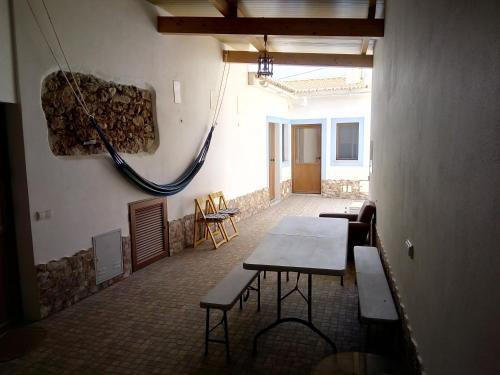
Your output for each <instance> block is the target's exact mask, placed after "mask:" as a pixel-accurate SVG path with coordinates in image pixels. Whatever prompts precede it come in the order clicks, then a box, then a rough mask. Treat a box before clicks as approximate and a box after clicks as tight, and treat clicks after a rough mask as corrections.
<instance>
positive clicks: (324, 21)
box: [158, 17, 384, 38]
mask: <svg viewBox="0 0 500 375" xmlns="http://www.w3.org/2000/svg"><path fill="white" fill-rule="evenodd" d="M158 31H159V32H160V33H166V34H242V35H265V34H267V35H295V36H297V35H301V36H344V37H370V38H378V37H383V36H384V20H383V19H373V20H366V19H359V18H248V17H245V18H241V17H240V18H238V17H224V18H221V17H158Z"/></svg>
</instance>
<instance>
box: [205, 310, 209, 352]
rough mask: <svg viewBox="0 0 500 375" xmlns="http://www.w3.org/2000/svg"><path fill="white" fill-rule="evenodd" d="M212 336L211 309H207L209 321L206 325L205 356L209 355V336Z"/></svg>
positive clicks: (207, 320)
mask: <svg viewBox="0 0 500 375" xmlns="http://www.w3.org/2000/svg"><path fill="white" fill-rule="evenodd" d="M209 334H210V309H209V308H207V319H206V324H205V355H208V335H209Z"/></svg>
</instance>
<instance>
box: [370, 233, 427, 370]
mask: <svg viewBox="0 0 500 375" xmlns="http://www.w3.org/2000/svg"><path fill="white" fill-rule="evenodd" d="M374 238H375V246H376V247H377V249H378V250H379V253H380V259H381V260H382V264H383V266H384V270H385V274H386V277H387V281H388V282H389V287H390V289H391V292H392V296H393V298H394V302H395V303H396V309H397V310H398V314H399V317H400V324H401V327H400V328H401V329H400V332H401V337H402V346H400V349H401V355H402V357H403V359H404V360H405V363H407V364H408V369H406V370H407V371H409V372H408V375H423V374H424V372H423V364H422V358H421V357H420V355H419V354H418V348H417V344H416V341H415V339H414V337H413V335H412V329H411V325H410V321H409V319H408V315H407V314H406V311H405V306H404V304H403V303H402V301H401V295H400V293H399V289H398V287H397V285H396V279H395V277H394V274H393V272H392V269H391V266H390V264H389V262H388V259H387V253H386V251H385V249H384V246H383V244H382V241H381V239H380V236H379V234H378V232H377V228H376V226H375V227H374Z"/></svg>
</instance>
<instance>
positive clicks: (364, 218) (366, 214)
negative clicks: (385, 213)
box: [356, 200, 375, 223]
mask: <svg viewBox="0 0 500 375" xmlns="http://www.w3.org/2000/svg"><path fill="white" fill-rule="evenodd" d="M373 215H375V203H374V202H372V201H369V200H365V201H364V202H363V205H362V206H361V209H360V210H359V214H358V219H357V220H356V221H360V222H362V223H369V222H370V221H371V220H372V218H373Z"/></svg>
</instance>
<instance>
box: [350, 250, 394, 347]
mask: <svg viewBox="0 0 500 375" xmlns="http://www.w3.org/2000/svg"><path fill="white" fill-rule="evenodd" d="M354 263H355V267H356V282H357V285H358V294H359V318H360V321H361V322H362V323H366V324H368V335H369V333H370V324H371V323H378V324H379V323H383V324H392V323H395V322H397V321H398V320H399V316H398V313H397V311H396V306H395V305H394V300H393V299H392V294H391V290H390V288H389V284H388V282H387V279H386V277H385V273H384V268H383V267H382V262H381V260H380V256H379V253H378V250H377V248H376V247H371V246H355V247H354ZM367 341H368V338H367Z"/></svg>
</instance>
